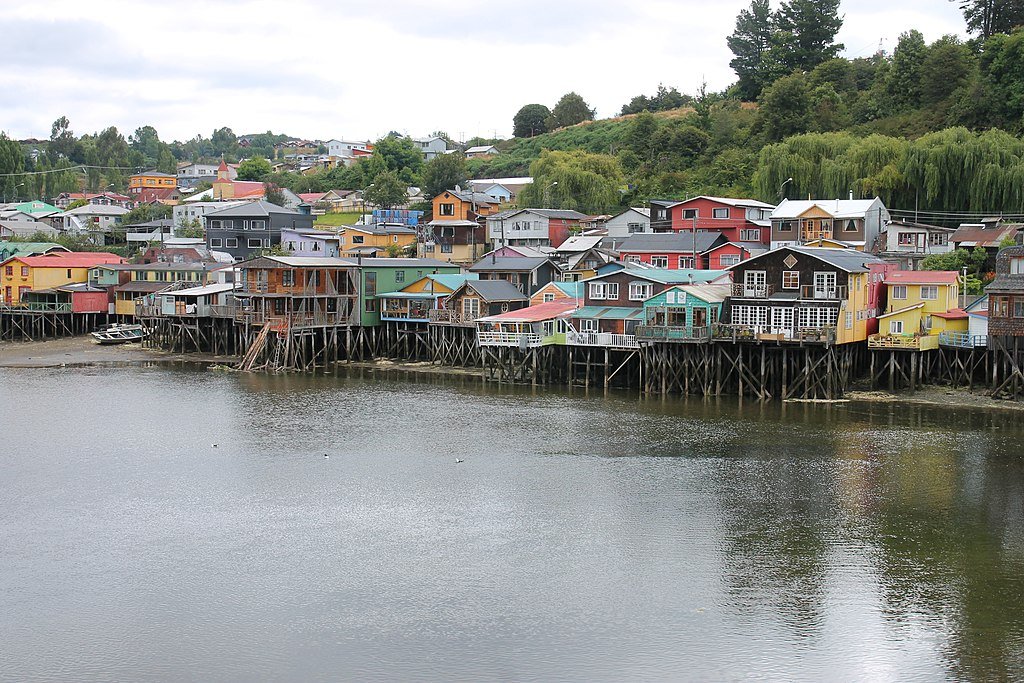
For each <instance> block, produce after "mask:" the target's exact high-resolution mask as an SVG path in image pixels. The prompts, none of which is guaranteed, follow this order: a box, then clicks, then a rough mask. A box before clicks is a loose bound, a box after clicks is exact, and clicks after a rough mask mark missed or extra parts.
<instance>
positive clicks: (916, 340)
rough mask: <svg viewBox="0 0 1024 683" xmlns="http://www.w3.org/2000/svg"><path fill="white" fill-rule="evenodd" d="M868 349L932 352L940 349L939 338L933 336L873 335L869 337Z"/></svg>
mask: <svg viewBox="0 0 1024 683" xmlns="http://www.w3.org/2000/svg"><path fill="white" fill-rule="evenodd" d="M868 348H869V349H890V350H893V351H899V350H903V351H931V350H933V349H937V348H939V338H938V337H936V336H933V335H924V336H920V335H911V334H873V335H871V336H870V337H868Z"/></svg>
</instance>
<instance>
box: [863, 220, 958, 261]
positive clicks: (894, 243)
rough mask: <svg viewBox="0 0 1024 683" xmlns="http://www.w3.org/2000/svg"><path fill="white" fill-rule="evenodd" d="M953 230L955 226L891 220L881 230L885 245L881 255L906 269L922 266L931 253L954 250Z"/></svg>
mask: <svg viewBox="0 0 1024 683" xmlns="http://www.w3.org/2000/svg"><path fill="white" fill-rule="evenodd" d="M954 232H956V228H946V227H942V226H939V225H927V224H924V223H913V222H911V221H892V222H891V223H889V225H888V226H886V227H885V229H884V232H883V233H882V235H883V246H882V249H881V250H880V251H879V253H878V255H879V256H881V257H882V258H884V259H885V260H886V261H890V262H892V263H898V264H899V265H900V268H902V269H904V270H919V269H920V265H921V261H923V260H924V259H925V258H927V257H928V256H931V255H932V254H945V253H948V252H950V251H953V242H952V240H951V239H950V237H951V236H952V234H953V233H954Z"/></svg>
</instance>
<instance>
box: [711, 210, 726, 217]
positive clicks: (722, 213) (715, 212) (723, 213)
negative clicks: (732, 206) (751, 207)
mask: <svg viewBox="0 0 1024 683" xmlns="http://www.w3.org/2000/svg"><path fill="white" fill-rule="evenodd" d="M711 217H712V218H728V217H729V209H728V208H725V207H723V208H716V209H712V210H711Z"/></svg>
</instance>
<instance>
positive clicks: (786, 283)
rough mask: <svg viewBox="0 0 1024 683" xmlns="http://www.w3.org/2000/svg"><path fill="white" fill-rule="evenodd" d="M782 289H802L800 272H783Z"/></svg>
mask: <svg viewBox="0 0 1024 683" xmlns="http://www.w3.org/2000/svg"><path fill="white" fill-rule="evenodd" d="M782 288H783V289H800V271H799V270H784V271H782Z"/></svg>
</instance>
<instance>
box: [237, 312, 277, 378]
mask: <svg viewBox="0 0 1024 683" xmlns="http://www.w3.org/2000/svg"><path fill="white" fill-rule="evenodd" d="M269 334H270V323H269V322H268V323H264V325H263V327H261V328H260V331H259V332H258V333H257V334H256V338H255V339H253V340H252V344H250V345H249V348H248V349H246V351H245V356H243V357H242V362H241V363H239V364H238V367H237V368H236V369H238V370H241V371H242V372H249V371H251V370H252V365H253V363H255V362H256V358H257V357H258V356H259V355H260V353H261V352H262V351H263V349H264V347H266V345H267V335H269Z"/></svg>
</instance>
